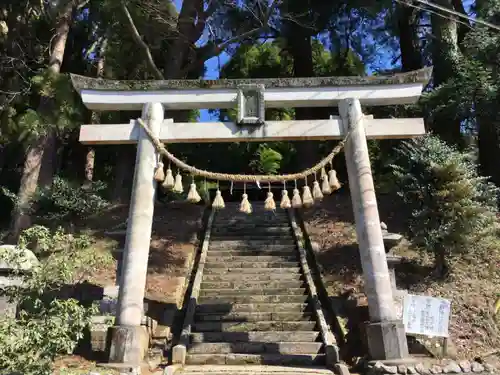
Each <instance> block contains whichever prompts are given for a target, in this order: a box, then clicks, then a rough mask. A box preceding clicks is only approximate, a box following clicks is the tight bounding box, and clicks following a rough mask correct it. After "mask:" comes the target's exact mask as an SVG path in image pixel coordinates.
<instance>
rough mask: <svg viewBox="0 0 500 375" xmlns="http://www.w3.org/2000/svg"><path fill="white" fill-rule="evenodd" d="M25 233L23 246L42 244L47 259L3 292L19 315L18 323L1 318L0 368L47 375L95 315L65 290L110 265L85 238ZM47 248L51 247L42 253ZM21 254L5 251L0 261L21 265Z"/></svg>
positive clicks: (46, 232) (34, 231)
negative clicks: (18, 282) (54, 362)
mask: <svg viewBox="0 0 500 375" xmlns="http://www.w3.org/2000/svg"><path fill="white" fill-rule="evenodd" d="M27 232H28V234H27V233H26V232H25V233H23V235H22V236H21V238H23V239H24V240H23V241H26V239H27V238H28V239H29V240H30V241H35V242H36V243H37V244H42V248H43V249H44V250H45V253H44V256H45V258H44V259H42V260H41V261H40V262H39V264H38V265H35V267H34V268H33V269H32V272H31V274H29V275H23V274H19V277H21V278H22V280H23V284H22V286H10V287H7V288H5V290H4V291H5V294H6V295H7V296H8V297H9V299H10V300H11V302H15V303H16V304H17V306H18V311H17V316H16V317H10V316H0V348H2V349H1V350H0V368H1V369H2V371H6V372H7V373H19V374H26V375H31V374H33V375H35V374H36V375H45V374H51V373H52V364H53V361H54V359H55V357H56V356H57V355H59V354H67V353H71V352H72V351H73V350H74V349H75V347H76V345H77V343H78V341H79V340H80V339H82V337H83V335H84V330H85V328H86V327H87V326H88V325H89V323H90V320H91V317H92V315H93V314H94V313H95V307H94V306H91V307H85V306H82V305H81V304H80V303H79V302H78V301H77V300H76V299H74V298H70V296H71V294H68V288H66V287H67V286H68V285H73V284H75V283H78V282H80V281H81V280H83V279H84V278H85V276H86V275H88V274H89V273H90V272H91V271H92V270H93V269H94V268H96V267H99V266H102V265H103V264H106V263H107V262H109V261H110V260H111V259H110V257H109V256H106V255H104V254H101V253H98V252H96V251H94V250H93V249H92V248H91V247H88V245H89V240H88V237H87V236H84V238H80V236H74V235H70V234H65V233H64V232H62V231H61V230H58V231H56V232H55V233H52V232H50V231H49V230H48V229H47V228H43V227H40V226H38V227H37V228H36V229H32V230H31V231H30V230H28V231H27ZM23 241H21V246H24V243H25V242H23ZM50 243H52V247H45V244H50ZM54 249H56V251H54ZM22 254H23V252H16V253H12V252H5V251H4V252H2V253H0V260H4V261H7V262H9V263H10V264H22V263H23V261H24V260H23V259H21V257H22Z"/></svg>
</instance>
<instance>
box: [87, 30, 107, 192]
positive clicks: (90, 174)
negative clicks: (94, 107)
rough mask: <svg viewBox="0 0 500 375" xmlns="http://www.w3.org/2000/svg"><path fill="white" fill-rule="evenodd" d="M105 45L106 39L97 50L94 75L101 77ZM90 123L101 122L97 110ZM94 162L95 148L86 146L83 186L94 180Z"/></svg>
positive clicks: (102, 74)
mask: <svg viewBox="0 0 500 375" xmlns="http://www.w3.org/2000/svg"><path fill="white" fill-rule="evenodd" d="M106 47H107V39H104V41H103V42H102V44H101V48H100V51H99V59H98V60H97V71H96V77H97V78H101V77H103V76H104V64H105V54H106ZM90 118H91V121H90V122H91V123H92V124H99V123H100V122H101V115H100V113H99V112H96V111H93V112H92V115H91V117H90ZM94 164H95V149H94V147H92V146H89V147H88V148H87V154H86V156H85V180H84V182H83V186H84V187H88V186H90V185H91V184H92V181H93V180H94Z"/></svg>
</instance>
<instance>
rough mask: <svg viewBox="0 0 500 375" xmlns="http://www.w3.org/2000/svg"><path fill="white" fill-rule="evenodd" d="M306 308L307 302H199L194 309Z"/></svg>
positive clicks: (287, 309) (201, 310) (295, 310)
mask: <svg viewBox="0 0 500 375" xmlns="http://www.w3.org/2000/svg"><path fill="white" fill-rule="evenodd" d="M306 310H308V304H307V303H298V302H287V303H235V304H232V303H220V304H215V305H214V304H200V305H198V306H196V311H197V312H200V313H215V312H225V313H229V312H240V311H246V312H292V311H294V312H297V311H306Z"/></svg>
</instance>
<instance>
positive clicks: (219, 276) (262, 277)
mask: <svg viewBox="0 0 500 375" xmlns="http://www.w3.org/2000/svg"><path fill="white" fill-rule="evenodd" d="M303 279H304V277H303V276H302V275H301V274H299V273H294V272H288V273H279V274H276V273H267V272H266V273H265V274H264V273H261V274H258V273H253V274H247V275H245V278H244V279H242V277H241V274H237V273H234V272H232V273H210V274H208V273H204V275H203V279H202V281H203V282H242V283H246V282H249V283H253V282H260V281H299V280H303Z"/></svg>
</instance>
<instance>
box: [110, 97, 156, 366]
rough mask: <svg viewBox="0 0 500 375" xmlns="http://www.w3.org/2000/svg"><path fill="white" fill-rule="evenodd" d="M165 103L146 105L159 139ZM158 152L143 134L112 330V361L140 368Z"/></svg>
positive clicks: (146, 116) (145, 343) (144, 342)
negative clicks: (138, 365) (142, 321)
mask: <svg viewBox="0 0 500 375" xmlns="http://www.w3.org/2000/svg"><path fill="white" fill-rule="evenodd" d="M163 115H164V109H163V105H162V104H161V103H148V104H145V105H144V108H143V111H142V116H141V117H142V119H143V120H144V122H146V124H148V125H149V126H150V129H151V131H152V132H153V133H154V134H156V135H157V136H158V135H159V134H160V128H161V125H162V123H163ZM157 160H158V158H157V152H156V149H155V147H154V145H153V143H152V142H151V140H150V139H149V137H148V135H147V134H146V132H145V131H144V130H143V129H142V128H141V129H140V130H139V140H138V144H137V155H136V161H135V171H134V182H133V186H132V197H131V200H130V210H129V217H128V224H127V234H126V239H125V250H124V254H123V269H122V274H121V278H120V289H119V294H118V309H117V312H116V325H115V326H114V327H112V328H111V330H110V331H111V347H110V358H109V359H110V361H111V362H117V363H132V364H139V363H140V362H141V360H142V359H143V358H144V354H145V351H146V350H147V348H148V344H149V337H148V334H147V331H146V330H145V328H144V327H142V326H141V320H142V317H143V314H144V311H143V310H144V290H145V287H146V275H147V267H148V258H149V247H150V243H151V229H152V225H153V212H154V203H155V193H156V181H155V179H154V171H155V167H156V164H157Z"/></svg>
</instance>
